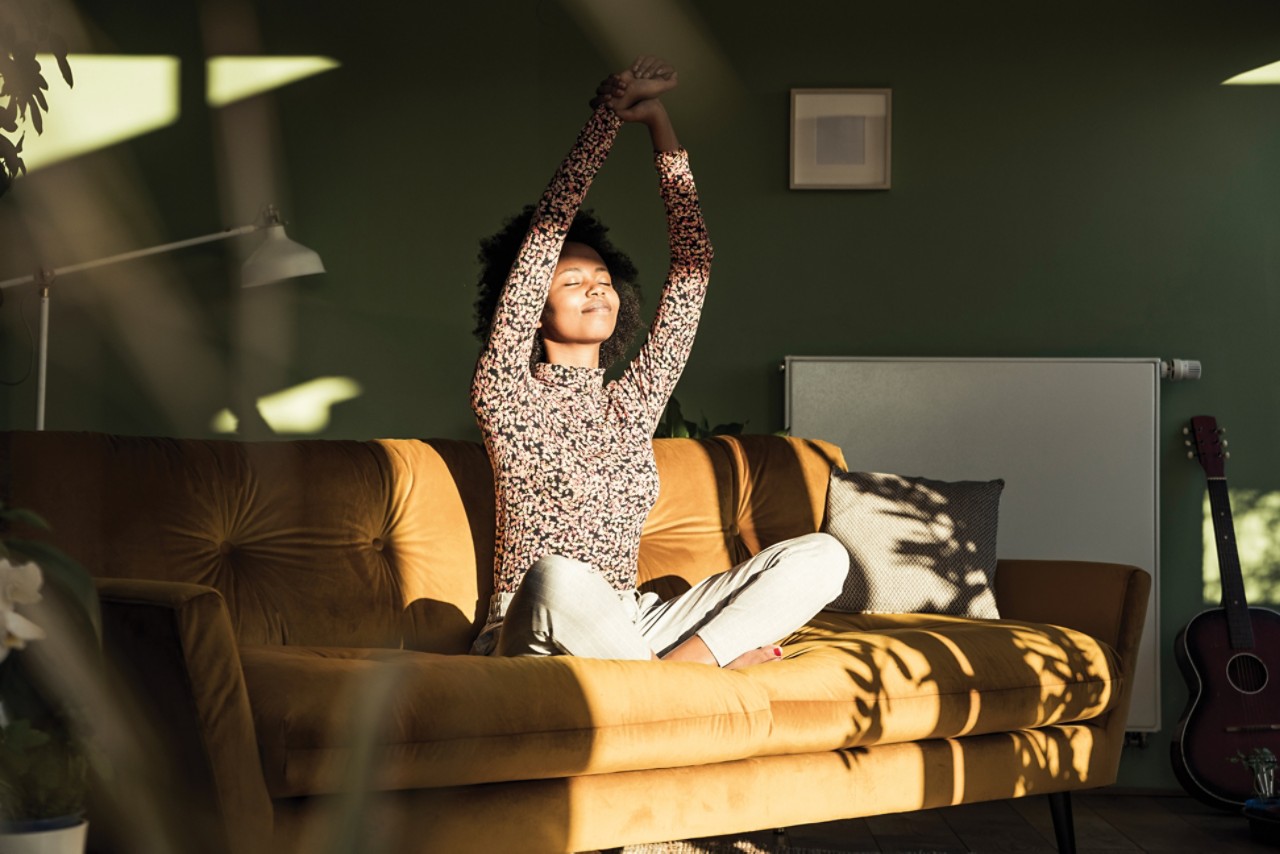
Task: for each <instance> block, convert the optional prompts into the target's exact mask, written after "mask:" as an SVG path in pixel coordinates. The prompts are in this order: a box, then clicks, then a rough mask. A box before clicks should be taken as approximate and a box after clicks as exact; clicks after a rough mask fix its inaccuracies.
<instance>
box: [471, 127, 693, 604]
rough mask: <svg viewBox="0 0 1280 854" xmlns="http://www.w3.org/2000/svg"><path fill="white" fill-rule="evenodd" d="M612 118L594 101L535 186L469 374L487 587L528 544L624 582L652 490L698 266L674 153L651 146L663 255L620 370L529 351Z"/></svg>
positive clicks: (683, 178) (684, 167)
mask: <svg viewBox="0 0 1280 854" xmlns="http://www.w3.org/2000/svg"><path fill="white" fill-rule="evenodd" d="M620 125H621V121H620V120H619V119H618V118H617V116H616V115H614V113H613V112H612V111H611V110H609V109H607V108H604V107H601V108H599V109H597V110H596V111H595V112H594V113H593V114H592V116H591V118H590V119H589V120H588V121H587V123H586V125H585V126H584V127H583V129H582V132H581V133H580V134H579V135H578V139H577V142H576V143H575V145H574V147H573V149H572V150H571V151H570V152H569V155H568V156H567V157H566V158H565V160H564V162H563V163H561V164H560V167H559V169H557V170H556V173H555V175H554V176H553V177H552V179H551V183H550V184H549V185H548V187H547V189H546V191H545V192H544V193H543V195H542V199H541V200H540V201H539V203H538V206H537V208H536V209H535V212H534V215H533V220H532V222H531V224H530V227H529V232H528V234H527V235H526V236H525V240H524V243H523V245H522V246H521V249H520V252H519V255H518V256H517V259H516V262H515V264H514V266H513V267H512V269H511V273H510V275H509V276H508V278H507V282H506V286H505V288H504V289H503V292H502V296H501V298H500V299H499V302H498V308H497V312H496V314H495V316H494V321H493V327H492V332H491V333H490V336H489V341H488V344H487V345H486V347H485V348H484V350H483V351H482V352H481V354H480V359H479V361H478V363H477V364H476V371H475V375H474V376H473V377H472V382H471V406H472V409H473V410H474V411H475V414H476V420H477V422H478V423H479V425H480V429H481V431H482V432H483V434H484V440H485V445H486V447H487V448H488V451H489V460H490V462H491V463H492V464H493V472H494V484H495V487H496V493H497V544H496V551H495V555H494V589H495V591H496V592H498V593H504V592H505V593H509V592H511V591H513V590H515V589H516V587H518V586H519V584H520V580H521V579H522V578H523V577H524V574H525V572H526V571H527V570H528V569H529V567H530V566H531V565H532V564H533V563H534V562H535V561H536V560H538V559H539V558H541V557H544V556H546V555H552V554H555V555H561V556H564V557H570V558H574V559H576V560H580V561H583V562H585V563H589V564H591V565H593V566H594V567H595V568H596V569H597V570H598V571H599V572H600V573H601V574H602V575H603V576H604V578H605V579H606V580H607V581H608V582H609V583H610V584H611V585H613V587H615V588H616V589H618V590H628V589H631V588H634V587H635V582H636V566H637V555H638V552H639V549H640V529H641V527H642V526H643V524H644V520H645V517H646V516H648V514H649V510H650V509H651V508H652V507H653V504H654V502H655V501H656V500H657V497H658V469H657V465H656V463H655V462H654V458H653V443H652V435H653V430H654V427H655V426H656V425H657V422H658V419H659V418H660V417H661V416H662V411H663V408H664V407H665V406H666V402H667V399H668V398H669V397H670V395H671V392H672V390H673V389H674V388H675V385H676V381H677V380H678V379H679V378H680V373H681V371H682V370H683V369H684V364H685V361H686V359H687V358H688V356H689V351H690V350H691V349H692V347H693V339H694V334H695V333H696V331H697V327H698V317H699V315H700V314H701V311H702V302H703V298H704V296H705V295H706V288H707V281H708V278H709V276H710V272H711V255H712V252H711V243H710V241H709V240H708V239H707V232H706V227H705V225H704V223H703V220H702V211H701V208H700V207H699V205H698V195H697V190H696V188H695V187H694V183H693V174H692V172H690V170H689V160H688V155H687V153H686V152H685V151H684V150H683V149H682V150H679V151H671V152H657V153H656V154H655V162H656V166H657V170H658V176H659V185H660V189H661V193H662V198H663V201H664V203H665V205H666V210H667V230H668V235H669V240H670V245H671V268H670V272H669V273H668V276H667V280H666V283H665V285H664V287H663V291H662V298H661V301H660V303H659V305H658V308H657V313H656V315H655V317H654V319H653V323H652V325H651V326H650V329H649V336H648V338H647V340H646V341H645V343H644V345H643V346H642V347H641V349H640V351H639V353H637V355H636V357H635V359H634V360H632V362H631V364H630V365H628V366H627V368H626V370H625V371H624V372H623V374H622V376H621V377H619V378H618V379H617V380H614V381H612V382H610V383H608V384H607V385H606V384H605V383H604V370H603V369H599V368H578V367H569V366H565V365H557V364H551V363H547V362H542V363H539V364H537V365H536V366H534V367H533V368H532V369H530V360H531V357H532V352H533V346H534V336H535V334H536V328H537V326H536V325H537V322H538V320H539V318H540V317H541V315H542V310H543V307H544V305H545V304H546V301H547V293H548V291H549V289H550V285H551V278H552V275H553V273H554V272H555V267H556V263H557V261H558V260H559V256H560V250H561V247H562V246H563V244H564V240H565V235H566V234H567V233H568V230H569V226H570V225H571V224H572V222H573V218H574V215H575V214H576V213H577V210H578V208H579V206H580V205H581V204H582V201H583V199H584V198H585V197H586V193H587V188H588V187H589V186H590V184H591V180H592V178H593V177H594V176H595V173H596V171H597V170H598V169H599V168H600V165H601V164H602V163H603V162H604V159H605V157H606V156H607V155H608V153H609V149H610V147H611V146H612V144H613V140H614V138H615V137H616V135H617V132H618V128H619V126H620Z"/></svg>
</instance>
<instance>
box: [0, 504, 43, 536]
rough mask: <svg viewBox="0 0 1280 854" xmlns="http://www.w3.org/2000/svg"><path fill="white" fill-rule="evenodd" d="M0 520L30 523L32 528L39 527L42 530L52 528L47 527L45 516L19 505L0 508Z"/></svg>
mask: <svg viewBox="0 0 1280 854" xmlns="http://www.w3.org/2000/svg"><path fill="white" fill-rule="evenodd" d="M0 520H4V521H5V522H8V523H10V524H13V523H15V522H18V523H21V524H23V525H30V526H31V527H33V528H39V529H40V530H42V531H51V530H53V529H52V528H51V527H49V523H48V522H47V521H45V518H44V517H43V516H41V515H40V514H39V513H37V512H35V511H34V510H25V509H23V508H21V507H3V508H0Z"/></svg>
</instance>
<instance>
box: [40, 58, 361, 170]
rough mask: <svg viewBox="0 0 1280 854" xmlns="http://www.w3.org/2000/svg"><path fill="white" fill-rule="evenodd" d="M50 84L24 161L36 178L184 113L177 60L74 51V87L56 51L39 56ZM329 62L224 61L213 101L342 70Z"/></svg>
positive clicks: (213, 72) (217, 66)
mask: <svg viewBox="0 0 1280 854" xmlns="http://www.w3.org/2000/svg"><path fill="white" fill-rule="evenodd" d="M36 59H37V60H39V62H40V68H41V71H42V72H45V74H44V77H45V79H46V80H47V81H49V91H48V92H47V93H46V97H47V98H48V101H49V107H50V109H49V113H48V115H47V116H45V117H44V123H45V124H44V133H42V134H37V133H36V132H35V130H34V129H29V132H28V133H27V134H26V140H25V141H24V143H23V148H22V156H23V159H24V160H25V161H26V164H27V171H28V172H34V171H35V170H37V169H40V168H41V167H44V166H51V165H53V164H54V163H58V162H60V161H63V160H70V159H71V158H73V157H78V156H80V155H82V154H88V153H89V152H92V151H97V150H98V149H101V148H106V147H107V146H110V145H115V144H116V143H119V142H124V141H125V140H129V139H133V138H134V137H137V136H141V135H143V134H144V133H148V132H150V131H153V130H159V129H160V128H163V127H166V126H168V125H171V124H173V123H174V122H176V121H177V120H178V116H179V115H180V114H181V103H180V95H179V85H180V65H179V60H178V58H177V57H176V56H116V55H110V54H91V53H73V54H70V55H69V56H68V57H67V60H68V62H70V63H71V70H72V72H73V73H74V74H75V81H76V85H75V86H74V87H68V86H67V84H66V82H65V81H63V79H62V76H61V75H60V74H57V73H54V74H50V73H48V70H49V69H54V70H55V71H56V69H57V60H56V59H55V58H54V56H53V54H51V53H41V54H37V55H36ZM338 67H339V63H338V62H337V60H334V59H331V58H329V57H327V56H218V57H214V58H212V59H210V60H209V61H208V65H207V68H206V72H207V77H206V80H207V86H206V100H207V102H208V104H209V106H211V107H215V108H216V107H222V106H225V105H227V104H230V103H233V102H235V101H239V100H243V99H244V98H248V97H251V96H253V95H259V94H261V93H263V92H268V91H270V90H272V89H278V88H280V87H281V86H287V85H288V84H290V83H294V82H297V81H298V80H302V79H305V78H307V77H312V76H314V75H316V74H320V73H322V72H325V71H329V70H331V69H334V68H338Z"/></svg>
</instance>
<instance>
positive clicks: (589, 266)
mask: <svg viewBox="0 0 1280 854" xmlns="http://www.w3.org/2000/svg"><path fill="white" fill-rule="evenodd" d="M617 323H618V292H617V291H615V290H614V289H613V279H612V277H610V275H609V268H607V267H606V266H605V265H604V259H602V258H601V257H600V253H598V252H596V250H594V249H592V248H591V247H590V246H587V245H586V244H585V243H572V242H567V243H565V245H564V249H563V250H561V252H560V260H559V262H558V263H557V264H556V271H555V274H554V275H553V276H552V278H551V290H550V291H548V293H547V304H546V306H545V307H544V308H543V309H542V320H541V321H540V322H539V323H538V327H539V328H540V329H541V330H542V338H543V340H544V341H555V342H557V343H560V344H603V343H604V342H605V341H607V340H609V336H611V335H613V329H614V327H615V326H616V325H617Z"/></svg>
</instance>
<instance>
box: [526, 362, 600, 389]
mask: <svg viewBox="0 0 1280 854" xmlns="http://www.w3.org/2000/svg"><path fill="white" fill-rule="evenodd" d="M533 378H534V379H536V380H538V381H539V382H542V383H546V384H547V385H551V386H556V387H558V388H564V389H568V390H571V391H596V390H598V389H600V388H602V387H603V386H604V368H578V367H573V366H570V365H557V364H554V363H552V362H539V363H538V364H536V365H534V366H533Z"/></svg>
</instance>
